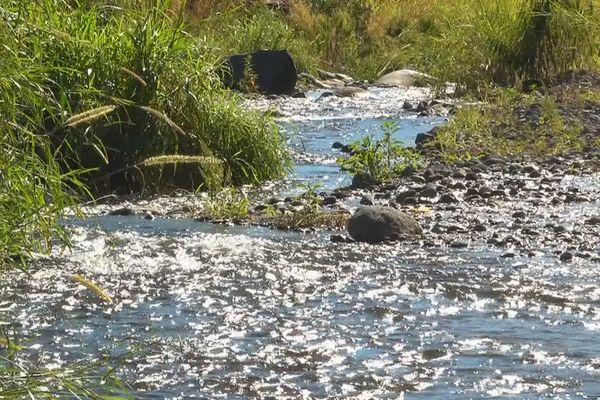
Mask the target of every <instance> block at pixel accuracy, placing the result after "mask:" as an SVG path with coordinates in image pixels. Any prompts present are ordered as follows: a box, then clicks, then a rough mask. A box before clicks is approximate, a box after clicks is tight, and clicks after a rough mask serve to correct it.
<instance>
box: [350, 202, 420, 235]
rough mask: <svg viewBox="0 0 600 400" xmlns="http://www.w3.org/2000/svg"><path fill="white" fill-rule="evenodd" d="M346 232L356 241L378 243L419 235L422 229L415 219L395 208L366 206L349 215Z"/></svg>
mask: <svg viewBox="0 0 600 400" xmlns="http://www.w3.org/2000/svg"><path fill="white" fill-rule="evenodd" d="M348 233H349V234H350V236H351V237H352V239H354V240H356V241H357V242H367V243H380V242H385V241H393V240H400V239H402V238H403V237H405V236H413V235H419V234H421V233H423V229H422V228H421V225H420V224H419V222H418V221H417V220H416V219H414V218H413V217H412V216H410V215H408V214H406V213H403V212H401V211H398V210H396V209H395V208H391V207H385V206H367V207H361V208H359V209H358V210H356V212H355V213H354V214H353V215H352V217H350V220H349V221H348Z"/></svg>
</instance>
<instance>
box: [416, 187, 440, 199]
mask: <svg viewBox="0 0 600 400" xmlns="http://www.w3.org/2000/svg"><path fill="white" fill-rule="evenodd" d="M437 195H438V192H437V190H436V188H435V185H431V184H429V185H425V186H424V187H423V188H422V189H421V190H420V191H419V196H420V197H428V198H433V197H437Z"/></svg>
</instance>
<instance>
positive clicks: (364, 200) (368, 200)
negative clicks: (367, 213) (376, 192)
mask: <svg viewBox="0 0 600 400" xmlns="http://www.w3.org/2000/svg"><path fill="white" fill-rule="evenodd" d="M360 204H362V205H363V206H372V205H373V204H375V203H374V202H373V199H372V198H371V197H369V196H367V195H364V196H363V197H361V199H360Z"/></svg>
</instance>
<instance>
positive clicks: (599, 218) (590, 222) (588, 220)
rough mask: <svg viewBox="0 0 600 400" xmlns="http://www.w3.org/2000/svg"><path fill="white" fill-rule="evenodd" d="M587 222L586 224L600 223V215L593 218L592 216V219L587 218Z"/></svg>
mask: <svg viewBox="0 0 600 400" xmlns="http://www.w3.org/2000/svg"><path fill="white" fill-rule="evenodd" d="M585 224H586V225H600V217H598V216H593V217H592V218H590V219H587V220H586V221H585Z"/></svg>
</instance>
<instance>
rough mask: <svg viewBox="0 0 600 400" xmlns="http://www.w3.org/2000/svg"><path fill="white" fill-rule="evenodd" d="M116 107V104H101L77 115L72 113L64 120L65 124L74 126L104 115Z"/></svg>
mask: <svg viewBox="0 0 600 400" xmlns="http://www.w3.org/2000/svg"><path fill="white" fill-rule="evenodd" d="M116 109H117V106H101V107H97V108H94V109H93V110H88V111H84V112H82V113H79V114H77V115H73V116H72V117H70V118H68V119H67V120H66V121H65V125H66V126H68V127H70V128H74V127H76V126H78V125H82V124H87V123H90V122H93V121H95V120H97V119H100V118H101V117H104V116H106V115H108V114H110V113H112V112H113V111H115V110H116Z"/></svg>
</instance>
